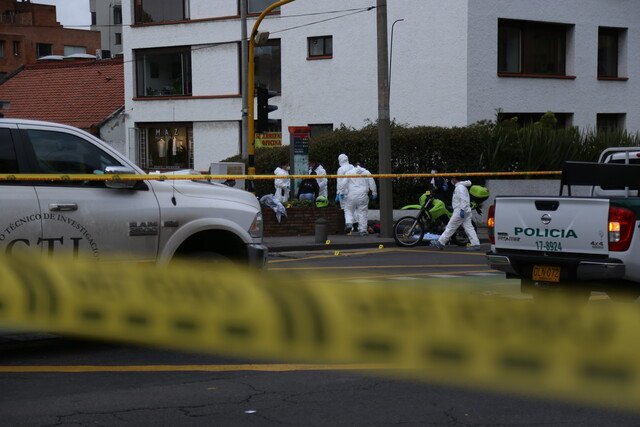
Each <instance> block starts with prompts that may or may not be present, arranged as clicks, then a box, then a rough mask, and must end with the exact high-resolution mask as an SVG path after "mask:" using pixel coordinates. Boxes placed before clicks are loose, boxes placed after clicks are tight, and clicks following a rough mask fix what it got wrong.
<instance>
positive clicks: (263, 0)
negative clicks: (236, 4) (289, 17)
mask: <svg viewBox="0 0 640 427" xmlns="http://www.w3.org/2000/svg"><path fill="white" fill-rule="evenodd" d="M240 1H242V0H240ZM273 2H274V0H249V1H248V4H247V10H248V12H249V13H258V14H259V13H262V12H263V11H264V10H265V9H266V8H267V7H269V6H271V4H272V3H273ZM279 10H280V8H277V9H275V10H274V11H279Z"/></svg>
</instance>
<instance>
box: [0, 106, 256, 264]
mask: <svg viewBox="0 0 640 427" xmlns="http://www.w3.org/2000/svg"><path fill="white" fill-rule="evenodd" d="M0 173H1V174H19V173H20V174H35V173H44V174H56V175H65V174H129V173H131V174H138V175H145V173H144V172H143V171H142V170H141V169H140V168H138V167H137V166H136V165H134V164H133V163H132V162H130V161H129V160H128V159H127V158H125V157H124V156H122V155H121V154H119V153H118V152H117V151H115V150H113V149H112V148H110V147H109V146H108V145H107V144H105V143H104V142H102V141H100V140H99V139H98V138H96V137H94V136H92V135H90V134H88V133H86V132H84V131H82V130H79V129H76V128H73V127H70V126H65V125H60V124H55V123H48V122H37V121H28V120H13V119H0ZM0 201H1V203H2V209H0V254H12V253H16V252H17V251H23V252H24V251H27V252H29V253H34V252H36V253H43V254H47V255H48V256H51V257H56V256H58V255H59V254H63V253H64V254H72V255H74V256H84V257H89V258H93V259H99V260H115V261H128V262H163V261H168V260H171V259H173V258H174V257H198V258H200V259H217V260H219V259H231V260H237V261H240V262H245V263H248V264H250V265H254V266H258V267H262V266H263V265H264V262H265V259H266V255H267V248H266V247H265V246H264V245H263V244H262V213H261V209H260V204H259V203H258V200H257V199H256V198H255V196H253V195H252V194H251V193H248V192H245V191H242V190H237V189H233V188H229V187H226V186H224V185H221V184H213V183H209V182H206V181H178V180H165V181H152V180H141V181H119V182H117V181H107V182H105V181H19V180H4V181H1V182H0Z"/></svg>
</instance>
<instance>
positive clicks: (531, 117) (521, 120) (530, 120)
mask: <svg viewBox="0 0 640 427" xmlns="http://www.w3.org/2000/svg"><path fill="white" fill-rule="evenodd" d="M545 114H546V113H505V112H500V113H498V121H499V122H502V121H506V120H515V121H516V122H517V124H518V127H524V126H531V125H532V124H534V123H536V122H539V121H540V119H541V118H542V116H544V115H545ZM553 116H554V117H555V118H556V120H557V123H556V128H557V129H564V128H569V127H571V126H573V113H553Z"/></svg>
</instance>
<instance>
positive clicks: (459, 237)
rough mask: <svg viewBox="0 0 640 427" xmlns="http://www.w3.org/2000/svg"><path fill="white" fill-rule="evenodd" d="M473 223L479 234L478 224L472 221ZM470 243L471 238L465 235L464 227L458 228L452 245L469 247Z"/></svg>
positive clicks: (452, 239) (452, 237)
mask: <svg viewBox="0 0 640 427" xmlns="http://www.w3.org/2000/svg"><path fill="white" fill-rule="evenodd" d="M471 223H472V224H473V229H474V230H476V232H477V231H478V226H477V225H476V222H475V221H472V222H471ZM470 242H471V241H470V240H469V236H467V233H465V231H464V227H462V226H460V227H458V229H457V230H456V232H455V233H453V236H451V243H453V244H454V245H458V246H467V245H468V244H469V243H470Z"/></svg>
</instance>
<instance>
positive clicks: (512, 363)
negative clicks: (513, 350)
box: [498, 354, 547, 375]
mask: <svg viewBox="0 0 640 427" xmlns="http://www.w3.org/2000/svg"><path fill="white" fill-rule="evenodd" d="M498 363H499V365H500V367H501V368H503V369H505V370H507V371H510V372H517V373H519V374H531V375H540V374H541V373H542V371H543V370H544V369H545V368H546V367H547V365H546V364H545V363H544V361H543V360H542V359H541V358H539V357H537V356H533V355H523V354H507V355H504V356H502V357H501V358H500V359H499V362H498Z"/></svg>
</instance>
